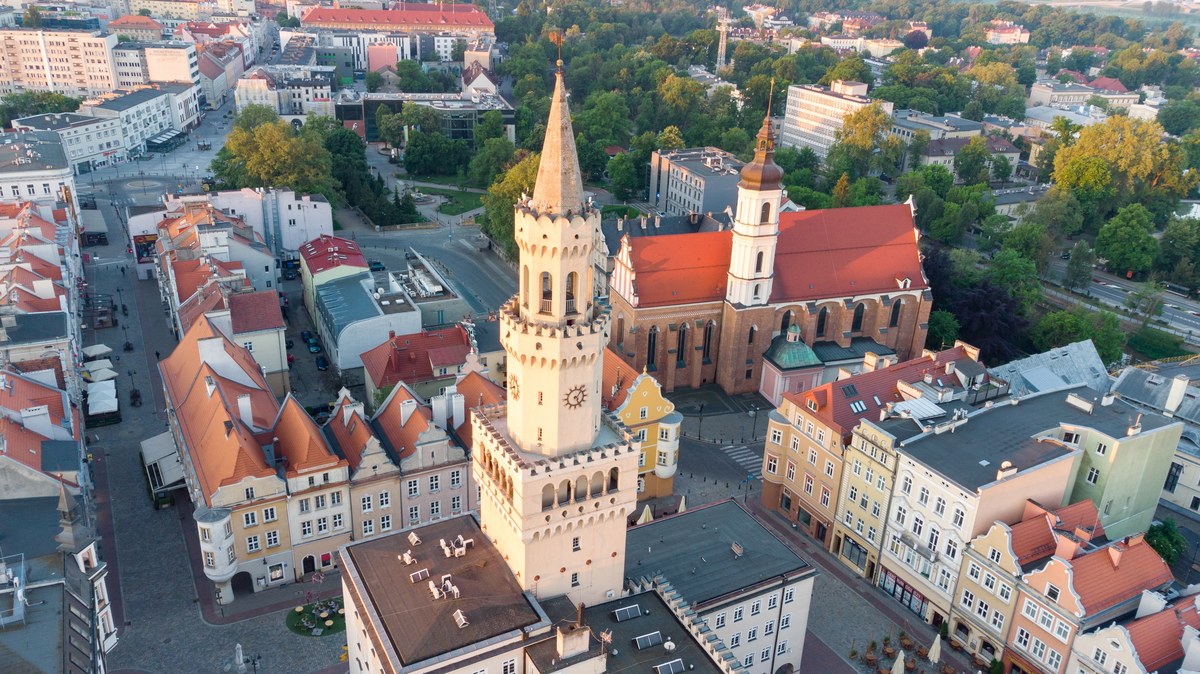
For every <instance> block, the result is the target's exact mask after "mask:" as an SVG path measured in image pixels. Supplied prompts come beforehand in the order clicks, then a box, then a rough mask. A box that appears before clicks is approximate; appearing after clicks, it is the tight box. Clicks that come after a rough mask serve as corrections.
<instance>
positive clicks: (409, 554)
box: [396, 550, 417, 566]
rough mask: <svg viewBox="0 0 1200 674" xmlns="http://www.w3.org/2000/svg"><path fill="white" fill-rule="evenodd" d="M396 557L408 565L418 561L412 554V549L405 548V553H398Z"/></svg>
mask: <svg viewBox="0 0 1200 674" xmlns="http://www.w3.org/2000/svg"><path fill="white" fill-rule="evenodd" d="M396 559H399V560H400V561H402V562H404V564H405V565H406V566H407V565H409V564H416V563H417V560H416V558H414V557H413V556H412V550H405V551H404V554H403V555H396Z"/></svg>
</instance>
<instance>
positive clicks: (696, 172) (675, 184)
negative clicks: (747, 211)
mask: <svg viewBox="0 0 1200 674" xmlns="http://www.w3.org/2000/svg"><path fill="white" fill-rule="evenodd" d="M742 166H743V162H741V161H739V160H738V158H737V157H734V156H733V155H732V154H730V153H729V152H725V151H724V150H721V149H719V148H715V147H705V148H690V149H686V150H670V151H655V152H652V153H650V191H649V201H650V203H652V204H654V207H655V208H657V209H659V210H660V211H663V212H665V213H667V214H668V215H688V214H690V213H713V212H718V213H719V212H721V211H723V210H725V209H726V208H728V207H729V204H732V203H735V200H736V198H737V183H738V180H740V179H741V169H742Z"/></svg>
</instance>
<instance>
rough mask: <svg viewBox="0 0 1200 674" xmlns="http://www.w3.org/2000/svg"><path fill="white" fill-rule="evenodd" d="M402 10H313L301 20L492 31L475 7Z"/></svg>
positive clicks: (410, 6) (426, 6)
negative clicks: (484, 29)
mask: <svg viewBox="0 0 1200 674" xmlns="http://www.w3.org/2000/svg"><path fill="white" fill-rule="evenodd" d="M403 7H404V9H355V8H346V9H335V8H333V7H313V8H312V9H310V10H308V11H307V12H306V13H304V15H303V16H302V17H301V19H300V21H301V23H303V24H305V25H321V24H359V25H371V26H379V27H389V26H391V27H395V26H405V25H426V26H439V27H441V28H444V29H451V28H492V20H491V19H489V18H488V16H487V14H485V13H484V12H483V11H482V10H480V9H479V8H478V7H476V6H475V5H465V4H452V5H430V4H406V5H403Z"/></svg>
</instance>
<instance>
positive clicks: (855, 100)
mask: <svg viewBox="0 0 1200 674" xmlns="http://www.w3.org/2000/svg"><path fill="white" fill-rule="evenodd" d="M872 103H876V101H872V100H871V99H870V98H867V85H865V84H863V83H861V82H843V81H841V80H836V81H834V82H833V83H832V84H831V85H830V86H829V87H822V86H818V85H815V84H803V85H792V86H790V87H788V97H787V110H786V111H785V112H784V117H783V132H782V134H781V135H780V137H779V144H780V145H782V146H784V147H794V148H797V149H800V148H805V147H806V148H809V149H810V150H812V151H813V152H815V153H817V156H818V157H821V158H824V157H825V155H827V154H829V148H830V147H831V146H832V145H833V142H834V140H836V139H837V134H838V132H839V131H840V130H841V128H842V124H843V122H844V121H845V119H846V115H849V114H852V113H855V112H857V111H859V110H861V109H863V108H865V107H867V106H868V105H871V104H872ZM877 103H878V104H879V106H880V107H881V108H883V111H884V112H886V113H888V114H891V112H892V104H891V102H890V101H877Z"/></svg>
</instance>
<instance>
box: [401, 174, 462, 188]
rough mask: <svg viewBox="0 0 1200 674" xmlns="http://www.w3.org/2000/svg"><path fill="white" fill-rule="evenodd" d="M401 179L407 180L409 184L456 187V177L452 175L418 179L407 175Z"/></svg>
mask: <svg viewBox="0 0 1200 674" xmlns="http://www.w3.org/2000/svg"><path fill="white" fill-rule="evenodd" d="M403 179H404V180H407V181H409V182H418V183H434V184H437V185H449V186H451V187H458V176H456V175H453V176H420V177H418V176H414V175H411V174H409V175H406V176H403ZM422 191H424V190H422Z"/></svg>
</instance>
